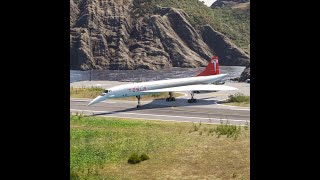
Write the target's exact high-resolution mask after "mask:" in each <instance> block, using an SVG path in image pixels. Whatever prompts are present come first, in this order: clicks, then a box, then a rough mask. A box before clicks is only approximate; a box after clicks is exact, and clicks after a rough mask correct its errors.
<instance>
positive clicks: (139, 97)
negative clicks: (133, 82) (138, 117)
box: [136, 95, 141, 108]
mask: <svg viewBox="0 0 320 180" xmlns="http://www.w3.org/2000/svg"><path fill="white" fill-rule="evenodd" d="M136 98H137V99H138V105H137V108H139V107H141V105H140V99H141V96H140V95H139V96H136Z"/></svg>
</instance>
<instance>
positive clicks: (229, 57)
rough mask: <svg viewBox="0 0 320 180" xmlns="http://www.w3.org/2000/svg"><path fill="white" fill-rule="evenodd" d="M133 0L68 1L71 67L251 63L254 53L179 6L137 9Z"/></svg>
mask: <svg viewBox="0 0 320 180" xmlns="http://www.w3.org/2000/svg"><path fill="white" fill-rule="evenodd" d="M134 1H135V0H131V1H130V0H107V1H106V0H82V1H81V2H80V3H79V4H75V3H74V2H73V0H71V1H70V67H71V69H81V70H87V69H137V68H145V69H161V68H169V67H199V66H206V64H207V61H208V60H209V59H210V57H211V56H212V55H213V54H216V55H218V56H219V60H220V62H221V63H220V64H221V65H247V64H248V62H249V59H250V57H249V56H248V55H246V54H245V53H244V52H243V51H242V50H241V49H239V48H237V47H236V46H235V45H234V44H233V43H232V42H230V40H229V39H228V38H226V37H225V36H224V35H222V34H221V33H219V32H217V31H215V30H214V29H213V28H211V27H210V26H204V27H202V28H201V29H197V30H196V29H194V27H193V26H192V25H191V24H190V23H189V22H188V15H187V14H186V13H185V12H184V11H182V10H179V9H175V8H165V7H160V6H157V7H156V8H154V11H153V12H152V14H145V15H142V16H141V15H139V14H138V13H136V12H137V11H139V9H137V8H135V6H134V3H133V2H134Z"/></svg>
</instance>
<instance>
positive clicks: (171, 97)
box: [166, 92, 176, 101]
mask: <svg viewBox="0 0 320 180" xmlns="http://www.w3.org/2000/svg"><path fill="white" fill-rule="evenodd" d="M175 100H176V98H174V97H173V93H172V92H169V97H168V98H167V99H166V101H175Z"/></svg>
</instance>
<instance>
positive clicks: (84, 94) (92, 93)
mask: <svg viewBox="0 0 320 180" xmlns="http://www.w3.org/2000/svg"><path fill="white" fill-rule="evenodd" d="M103 91H104V89H103V88H100V87H90V88H74V87H70V97H73V98H95V97H97V96H98V95H100V94H101V93H102V92H103Z"/></svg>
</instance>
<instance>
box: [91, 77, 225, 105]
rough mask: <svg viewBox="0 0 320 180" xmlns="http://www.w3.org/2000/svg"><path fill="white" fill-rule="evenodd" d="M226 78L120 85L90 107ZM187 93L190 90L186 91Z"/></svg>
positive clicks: (96, 99) (182, 79) (99, 97)
mask: <svg viewBox="0 0 320 180" xmlns="http://www.w3.org/2000/svg"><path fill="white" fill-rule="evenodd" d="M226 76H227V74H218V75H212V76H196V77H188V78H178V79H168V80H159V81H149V82H140V83H131V84H124V85H119V86H115V87H112V88H109V89H108V93H102V94H101V95H100V96H98V97H96V98H95V99H94V100H92V101H91V102H90V105H91V104H95V103H98V102H100V101H104V100H106V99H108V98H120V97H128V96H139V95H145V94H152V93H150V92H143V91H147V90H154V89H162V88H169V87H177V86H186V85H195V84H209V83H213V82H215V81H219V80H221V79H223V78H224V77H226ZM186 91H188V90H187V89H186Z"/></svg>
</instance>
